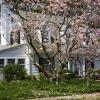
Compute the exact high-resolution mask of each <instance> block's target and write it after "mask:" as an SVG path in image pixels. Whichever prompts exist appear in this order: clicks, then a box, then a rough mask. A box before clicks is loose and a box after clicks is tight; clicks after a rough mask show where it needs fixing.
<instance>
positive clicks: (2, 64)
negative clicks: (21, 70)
mask: <svg viewBox="0 0 100 100" xmlns="http://www.w3.org/2000/svg"><path fill="white" fill-rule="evenodd" d="M0 67H4V59H0Z"/></svg>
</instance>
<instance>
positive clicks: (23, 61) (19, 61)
mask: <svg viewBox="0 0 100 100" xmlns="http://www.w3.org/2000/svg"><path fill="white" fill-rule="evenodd" d="M18 64H19V65H20V66H22V67H24V66H25V59H18Z"/></svg>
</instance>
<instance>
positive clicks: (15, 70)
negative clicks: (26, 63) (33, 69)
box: [3, 64, 27, 82]
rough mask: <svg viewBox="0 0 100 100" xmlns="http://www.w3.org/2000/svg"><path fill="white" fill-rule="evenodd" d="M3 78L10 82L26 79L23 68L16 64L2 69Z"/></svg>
mask: <svg viewBox="0 0 100 100" xmlns="http://www.w3.org/2000/svg"><path fill="white" fill-rule="evenodd" d="M3 74H4V78H5V80H6V81H8V82H10V81H12V80H24V79H25V78H26V77H27V73H26V70H25V68H24V67H21V66H20V65H18V64H11V65H7V66H6V67H4V69H3Z"/></svg>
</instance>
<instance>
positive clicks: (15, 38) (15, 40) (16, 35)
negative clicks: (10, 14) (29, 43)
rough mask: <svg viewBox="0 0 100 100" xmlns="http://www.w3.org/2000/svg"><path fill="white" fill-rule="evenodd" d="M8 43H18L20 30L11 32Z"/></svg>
mask: <svg viewBox="0 0 100 100" xmlns="http://www.w3.org/2000/svg"><path fill="white" fill-rule="evenodd" d="M10 43H11V44H20V31H16V32H11V35H10Z"/></svg>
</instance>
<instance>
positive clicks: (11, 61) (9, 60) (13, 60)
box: [7, 59, 15, 64]
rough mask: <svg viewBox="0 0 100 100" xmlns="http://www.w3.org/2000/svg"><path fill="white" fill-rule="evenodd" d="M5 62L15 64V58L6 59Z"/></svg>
mask: <svg viewBox="0 0 100 100" xmlns="http://www.w3.org/2000/svg"><path fill="white" fill-rule="evenodd" d="M7 64H15V59H8V60H7Z"/></svg>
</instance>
